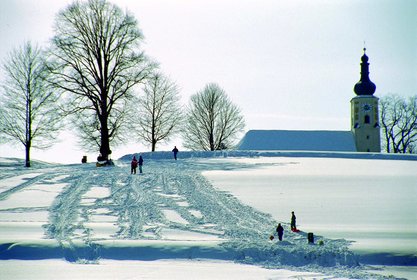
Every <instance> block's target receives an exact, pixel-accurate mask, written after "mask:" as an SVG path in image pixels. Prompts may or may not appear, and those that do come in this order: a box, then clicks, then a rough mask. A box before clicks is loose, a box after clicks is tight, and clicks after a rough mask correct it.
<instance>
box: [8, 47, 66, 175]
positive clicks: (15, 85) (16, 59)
mask: <svg viewBox="0 0 417 280" xmlns="http://www.w3.org/2000/svg"><path fill="white" fill-rule="evenodd" d="M3 70H4V74H5V75H4V76H5V80H4V81H3V82H2V89H3V91H2V92H1V98H0V115H1V118H0V134H2V136H3V137H4V138H3V137H2V138H3V139H5V140H8V141H10V142H11V143H21V144H23V146H24V147H25V160H26V162H25V166H26V167H30V151H31V148H32V147H33V148H39V149H45V148H48V147H50V146H51V145H52V144H53V143H54V139H56V135H57V133H58V131H59V129H60V120H61V116H60V115H59V113H58V106H57V104H58V103H57V100H58V96H57V94H56V93H55V92H54V91H53V90H52V89H51V88H50V87H48V85H47V83H46V75H47V73H48V72H47V71H46V70H47V69H46V64H45V56H44V53H43V52H42V50H41V49H40V48H39V47H37V46H32V44H31V43H30V42H26V43H25V44H24V45H23V46H22V47H21V48H19V49H15V50H13V51H12V52H11V53H10V55H9V58H8V60H7V61H6V62H5V63H4V65H3Z"/></svg>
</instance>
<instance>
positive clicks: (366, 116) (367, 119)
mask: <svg viewBox="0 0 417 280" xmlns="http://www.w3.org/2000/svg"><path fill="white" fill-rule="evenodd" d="M370 122H371V118H370V117H369V116H368V115H365V123H370Z"/></svg>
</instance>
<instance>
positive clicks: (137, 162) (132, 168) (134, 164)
mask: <svg viewBox="0 0 417 280" xmlns="http://www.w3.org/2000/svg"><path fill="white" fill-rule="evenodd" d="M172 152H173V153H174V159H175V160H177V154H178V149H177V146H175V147H174V149H173V150H172ZM138 166H139V173H142V172H143V170H142V166H143V158H142V156H139V160H137V159H136V156H133V159H132V161H131V163H130V174H136V168H137V167H138Z"/></svg>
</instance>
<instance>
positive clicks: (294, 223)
mask: <svg viewBox="0 0 417 280" xmlns="http://www.w3.org/2000/svg"><path fill="white" fill-rule="evenodd" d="M295 220H296V217H295V214H294V211H292V212H291V230H292V231H296V230H297V226H296V222H295Z"/></svg>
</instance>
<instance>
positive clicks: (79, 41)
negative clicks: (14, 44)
mask: <svg viewBox="0 0 417 280" xmlns="http://www.w3.org/2000/svg"><path fill="white" fill-rule="evenodd" d="M55 31H56V34H55V36H54V38H53V45H54V47H53V48H52V50H51V53H52V62H53V63H51V66H50V70H51V72H52V73H53V79H52V80H51V82H52V83H53V85H54V86H56V87H57V88H60V89H61V90H62V91H63V92H65V93H66V101H67V103H66V106H65V108H64V109H65V110H66V112H67V113H72V114H75V116H76V117H75V118H74V121H75V124H76V125H77V127H78V129H79V132H80V133H81V143H83V144H84V145H87V146H89V147H90V148H99V150H100V153H101V154H102V157H103V159H108V156H109V155H110V154H111V149H110V143H112V144H113V145H117V144H118V143H120V142H121V141H122V140H123V136H124V133H125V132H126V129H127V128H126V125H128V122H127V121H126V120H127V114H128V112H129V111H130V110H129V106H130V105H131V104H132V102H131V100H132V98H133V96H134V94H133V89H134V88H135V86H137V85H138V84H140V83H143V82H144V80H145V79H146V78H147V76H148V75H149V74H150V72H151V71H152V70H153V69H154V67H155V64H153V63H151V62H149V60H148V59H147V57H146V56H145V55H144V53H143V52H141V51H139V49H140V43H141V42H142V40H143V35H142V33H141V31H140V30H139V28H138V25H137V21H136V20H135V18H134V17H133V16H131V15H130V14H129V13H123V12H122V11H121V9H119V8H118V7H117V6H115V5H113V4H110V3H109V2H107V1H105V0H89V1H88V2H78V1H77V2H74V3H73V4H71V5H70V6H68V7H67V8H66V9H64V10H63V11H62V12H60V13H59V14H58V16H57V18H56V22H55Z"/></svg>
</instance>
